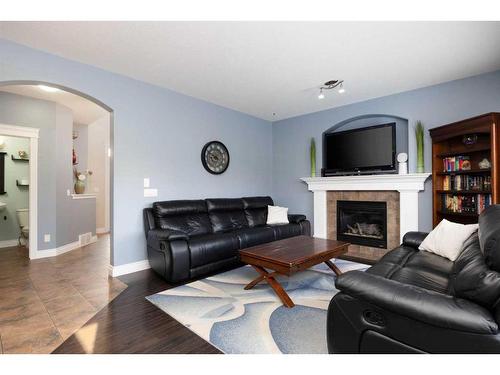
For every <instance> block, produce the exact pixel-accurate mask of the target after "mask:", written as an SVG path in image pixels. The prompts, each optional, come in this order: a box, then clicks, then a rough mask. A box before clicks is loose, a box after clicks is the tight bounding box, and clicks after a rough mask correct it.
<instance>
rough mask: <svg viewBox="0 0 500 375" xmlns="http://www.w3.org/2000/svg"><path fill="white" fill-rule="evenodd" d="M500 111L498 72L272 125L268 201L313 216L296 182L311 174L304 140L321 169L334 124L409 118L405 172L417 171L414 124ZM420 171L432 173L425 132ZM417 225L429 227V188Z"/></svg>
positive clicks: (430, 124) (310, 198)
mask: <svg viewBox="0 0 500 375" xmlns="http://www.w3.org/2000/svg"><path fill="white" fill-rule="evenodd" d="M495 111H500V71H497V72H493V73H489V74H483V75H480V76H476V77H470V78H466V79H461V80H457V81H452V82H447V83H443V84H440V85H436V86H431V87H425V88H422V89H418V90H413V91H408V92H403V93H400V94H395V95H390V96H385V97H381V98H377V99H373V100H368V101H364V102H360V103H355V104H351V105H346V106H342V107H338V108H333V109H329V110H326V111H321V112H316V113H311V114H308V115H303V116H298V117H294V118H290V119H286V120H282V121H277V122H275V123H273V197H274V198H275V200H276V202H277V204H280V205H283V206H287V207H289V208H290V212H301V213H305V214H307V215H308V216H309V217H311V218H312V216H313V208H312V207H313V195H312V193H311V192H309V191H308V190H307V185H306V184H304V183H303V182H301V181H300V180H299V178H300V177H306V176H309V174H310V164H309V142H310V139H311V137H315V138H316V145H317V160H318V166H317V169H318V170H319V169H320V168H321V155H322V147H321V135H322V133H323V132H324V131H325V130H327V129H329V128H330V127H332V126H333V125H335V124H337V123H340V122H342V121H345V120H347V119H350V118H354V117H358V116H369V115H375V114H376V115H379V114H381V115H390V116H396V117H400V118H403V119H407V120H408V124H409V132H408V134H409V137H408V150H409V152H408V153H409V159H410V160H409V161H410V162H409V169H410V172H415V170H416V151H415V150H416V145H415V138H414V133H413V126H414V124H415V121H417V120H421V121H422V122H423V123H424V125H425V127H426V128H427V129H430V128H434V127H437V126H440V125H443V124H446V123H450V122H453V121H458V120H462V119H465V118H468V117H472V116H476V115H480V114H483V113H487V112H495ZM425 169H426V171H428V172H431V148H430V138H429V135H428V132H426V139H425ZM420 197H421V198H422V199H421V200H420V206H419V225H420V229H421V230H429V229H431V227H432V195H431V184H430V182H428V183H427V184H426V189H425V192H422V193H420Z"/></svg>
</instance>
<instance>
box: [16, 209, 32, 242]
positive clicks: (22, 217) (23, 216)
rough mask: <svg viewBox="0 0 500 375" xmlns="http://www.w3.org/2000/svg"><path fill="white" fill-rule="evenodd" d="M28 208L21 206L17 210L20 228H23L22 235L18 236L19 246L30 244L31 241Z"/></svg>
mask: <svg viewBox="0 0 500 375" xmlns="http://www.w3.org/2000/svg"><path fill="white" fill-rule="evenodd" d="M29 212H30V211H29V209H28V208H19V209H17V210H16V215H17V222H18V223H19V228H21V235H20V236H19V238H18V241H19V246H26V247H27V246H28V243H29V241H28V240H29V233H30V231H29V226H28V224H29V218H30V213H29Z"/></svg>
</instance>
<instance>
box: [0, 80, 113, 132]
mask: <svg viewBox="0 0 500 375" xmlns="http://www.w3.org/2000/svg"><path fill="white" fill-rule="evenodd" d="M0 91H5V92H10V93H12V94H18V95H23V96H29V97H31V98H36V99H43V100H48V101H52V102H56V103H59V104H62V105H64V106H66V107H68V108H69V109H71V110H72V111H73V121H74V122H76V123H78V124H82V125H88V124H91V123H93V122H94V121H96V120H97V119H99V118H101V117H103V116H104V115H106V114H107V113H108V112H107V111H106V110H104V109H103V108H102V107H100V106H98V105H97V104H95V103H94V102H91V101H90V100H87V99H85V98H83V97H81V96H78V95H75V94H72V93H70V92H67V91H63V90H59V91H56V92H46V91H43V90H41V89H40V88H39V87H38V86H36V85H12V86H0Z"/></svg>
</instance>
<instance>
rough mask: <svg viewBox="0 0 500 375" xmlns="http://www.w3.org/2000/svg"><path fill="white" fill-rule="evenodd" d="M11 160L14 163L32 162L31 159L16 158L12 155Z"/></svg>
mask: <svg viewBox="0 0 500 375" xmlns="http://www.w3.org/2000/svg"><path fill="white" fill-rule="evenodd" d="M10 157H11V159H12V160H14V161H30V159H29V158H16V157H14V155H10Z"/></svg>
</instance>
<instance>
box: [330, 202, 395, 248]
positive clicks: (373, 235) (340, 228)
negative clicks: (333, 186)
mask: <svg viewBox="0 0 500 375" xmlns="http://www.w3.org/2000/svg"><path fill="white" fill-rule="evenodd" d="M337 240H339V241H346V242H349V243H352V244H356V245H362V246H369V247H379V248H383V249H386V248H387V203H386V202H365V201H337Z"/></svg>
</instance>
